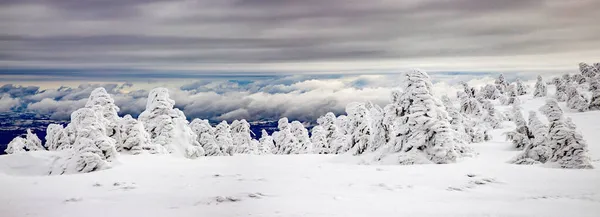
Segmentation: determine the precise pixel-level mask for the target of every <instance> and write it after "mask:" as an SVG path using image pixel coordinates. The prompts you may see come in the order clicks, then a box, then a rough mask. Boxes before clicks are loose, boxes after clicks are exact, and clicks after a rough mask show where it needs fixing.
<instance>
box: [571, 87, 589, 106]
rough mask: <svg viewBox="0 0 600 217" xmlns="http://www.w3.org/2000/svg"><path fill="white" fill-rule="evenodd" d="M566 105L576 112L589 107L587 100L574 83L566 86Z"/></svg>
mask: <svg viewBox="0 0 600 217" xmlns="http://www.w3.org/2000/svg"><path fill="white" fill-rule="evenodd" d="M567 107H568V108H570V109H573V110H575V111H578V112H584V111H587V110H588V109H589V102H588V100H587V99H586V98H585V96H583V95H582V94H580V93H579V91H578V90H577V85H575V84H571V85H569V86H568V87H567Z"/></svg>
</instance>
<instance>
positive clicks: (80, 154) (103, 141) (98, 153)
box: [50, 108, 118, 175]
mask: <svg viewBox="0 0 600 217" xmlns="http://www.w3.org/2000/svg"><path fill="white" fill-rule="evenodd" d="M96 111H98V108H94V109H92V108H80V109H78V110H76V111H75V112H73V113H72V114H71V123H69V126H71V127H72V129H76V133H75V134H76V137H75V143H74V144H73V149H70V150H67V152H66V153H65V155H63V156H62V157H61V158H59V159H57V160H55V161H54V163H53V165H52V168H51V171H50V174H58V175H60V174H69V173H86V172H92V171H96V170H100V169H104V168H107V167H109V162H111V161H114V160H115V159H116V158H117V156H118V154H117V150H116V149H115V140H114V139H113V138H110V137H108V136H107V133H106V128H105V126H104V123H103V122H102V118H103V117H100V116H99V114H98V113H97V112H96Z"/></svg>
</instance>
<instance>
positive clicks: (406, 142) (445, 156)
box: [380, 70, 458, 164]
mask: <svg viewBox="0 0 600 217" xmlns="http://www.w3.org/2000/svg"><path fill="white" fill-rule="evenodd" d="M406 79H407V81H406V82H405V85H404V88H403V90H404V92H402V93H400V95H399V96H398V97H393V98H395V100H396V101H395V102H393V104H395V106H396V109H394V110H395V112H394V113H395V118H393V119H394V120H393V122H394V123H393V126H394V127H393V129H394V132H393V135H394V138H393V139H392V142H391V144H390V146H388V147H389V149H388V150H387V153H382V156H381V158H380V160H385V159H386V158H387V159H390V158H391V159H390V160H392V161H394V162H395V163H399V164H415V163H452V162H454V161H455V160H456V158H457V157H458V154H457V153H456V151H455V146H456V144H455V141H454V138H453V130H452V129H451V128H450V123H448V121H447V120H448V115H447V113H446V111H445V108H444V106H443V105H442V104H441V102H439V101H438V100H436V99H435V98H434V97H433V95H432V86H433V85H432V84H431V81H430V78H429V75H427V73H425V72H422V71H420V70H412V71H410V72H408V73H407V74H406Z"/></svg>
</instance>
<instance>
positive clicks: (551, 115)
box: [540, 99, 563, 121]
mask: <svg viewBox="0 0 600 217" xmlns="http://www.w3.org/2000/svg"><path fill="white" fill-rule="evenodd" d="M540 112H542V114H544V115H546V116H547V117H548V120H549V121H557V120H560V119H561V118H562V116H563V111H562V109H561V108H560V106H559V105H558V102H557V101H556V100H554V99H548V100H546V104H545V105H544V106H542V107H541V108H540Z"/></svg>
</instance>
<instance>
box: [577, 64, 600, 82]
mask: <svg viewBox="0 0 600 217" xmlns="http://www.w3.org/2000/svg"><path fill="white" fill-rule="evenodd" d="M579 71H580V72H581V75H583V76H584V77H587V78H595V77H596V75H597V72H596V68H595V67H593V66H590V65H588V64H587V63H583V62H582V63H579Z"/></svg>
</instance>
